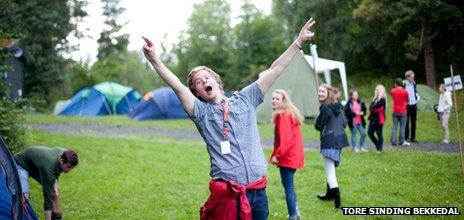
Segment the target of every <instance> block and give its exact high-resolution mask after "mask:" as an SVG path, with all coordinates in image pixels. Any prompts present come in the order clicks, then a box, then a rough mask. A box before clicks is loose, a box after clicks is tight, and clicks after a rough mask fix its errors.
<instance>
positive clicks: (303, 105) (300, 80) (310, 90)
mask: <svg viewBox="0 0 464 220" xmlns="http://www.w3.org/2000/svg"><path fill="white" fill-rule="evenodd" d="M316 85H317V84H316V75H315V74H314V71H313V69H312V68H311V67H310V66H309V64H308V62H307V61H306V60H305V58H304V57H303V55H302V54H301V53H295V55H294V56H293V58H292V60H291V61H290V63H289V64H288V66H287V68H285V69H284V70H283V71H282V73H281V75H280V76H279V78H277V79H276V81H275V82H274V84H273V85H272V86H271V88H270V89H269V92H267V93H266V94H265V96H264V102H263V103H262V104H261V105H259V106H258V109H257V112H258V121H259V122H268V121H270V119H271V115H272V109H271V98H272V91H274V90H276V89H284V90H286V91H287V92H288V94H289V96H290V97H291V98H292V101H293V104H295V105H296V106H297V107H298V108H299V109H300V110H301V113H302V114H303V116H305V117H316V116H317V114H318V113H319V107H318V103H317V99H316V94H317V86H316Z"/></svg>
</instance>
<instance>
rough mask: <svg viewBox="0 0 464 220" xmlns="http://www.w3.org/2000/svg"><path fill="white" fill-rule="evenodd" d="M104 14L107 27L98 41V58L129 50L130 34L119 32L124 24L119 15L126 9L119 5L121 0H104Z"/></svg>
mask: <svg viewBox="0 0 464 220" xmlns="http://www.w3.org/2000/svg"><path fill="white" fill-rule="evenodd" d="M102 2H103V3H104V6H103V16H104V17H105V25H106V26H107V29H106V30H104V31H102V32H101V33H100V38H99V39H98V40H97V42H98V55H97V57H98V59H104V58H106V57H107V56H109V55H110V54H120V53H125V52H126V51H127V45H128V44H129V35H128V34H119V33H118V32H119V31H120V30H121V28H122V27H123V25H124V24H123V25H121V24H118V17H119V16H120V15H121V14H122V13H124V11H125V10H126V9H125V8H123V7H120V6H118V5H119V2H120V0H102Z"/></svg>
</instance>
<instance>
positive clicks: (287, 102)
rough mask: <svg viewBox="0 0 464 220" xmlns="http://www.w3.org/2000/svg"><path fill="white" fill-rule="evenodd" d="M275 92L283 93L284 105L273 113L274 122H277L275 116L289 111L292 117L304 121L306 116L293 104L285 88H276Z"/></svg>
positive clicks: (300, 121) (299, 121)
mask: <svg viewBox="0 0 464 220" xmlns="http://www.w3.org/2000/svg"><path fill="white" fill-rule="evenodd" d="M274 93H277V94H280V95H282V106H281V107H279V108H278V109H275V110H274V111H273V113H272V122H275V121H274V120H275V118H276V117H277V115H278V114H280V113H282V112H289V113H290V115H291V116H292V118H293V119H294V120H295V121H297V122H298V123H299V124H301V123H303V121H304V117H303V114H301V111H300V110H299V109H298V108H297V107H296V106H295V105H294V104H293V102H292V100H291V98H290V96H289V95H288V93H287V92H286V91H285V90H283V89H276V90H274Z"/></svg>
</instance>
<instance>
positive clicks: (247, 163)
mask: <svg viewBox="0 0 464 220" xmlns="http://www.w3.org/2000/svg"><path fill="white" fill-rule="evenodd" d="M263 98H264V94H263V92H262V91H261V89H260V88H259V86H258V84H257V83H253V84H251V85H249V86H247V87H245V88H244V89H242V90H241V91H240V92H237V93H234V95H233V96H232V97H231V98H229V100H228V102H229V120H228V121H227V122H226V128H227V129H228V131H229V132H228V134H227V136H226V137H224V136H223V133H222V131H223V122H224V120H223V114H222V107H221V106H220V104H215V103H208V102H202V101H200V100H199V99H196V100H195V104H194V110H193V116H192V117H191V119H192V121H193V122H194V123H195V125H196V127H197V129H198V131H199V132H200V135H201V136H202V137H203V139H204V141H205V142H206V148H207V150H208V153H209V156H210V162H211V172H210V176H211V178H213V179H223V180H227V181H235V182H238V183H239V184H248V183H250V182H254V181H256V180H258V179H260V178H261V177H262V176H264V175H265V174H266V170H267V163H266V160H265V159H264V153H263V149H262V148H261V141H260V138H259V133H258V124H257V121H256V107H257V106H258V105H259V104H260V103H261V102H263ZM224 140H228V141H230V150H231V153H230V154H222V153H221V147H220V143H221V141H224Z"/></svg>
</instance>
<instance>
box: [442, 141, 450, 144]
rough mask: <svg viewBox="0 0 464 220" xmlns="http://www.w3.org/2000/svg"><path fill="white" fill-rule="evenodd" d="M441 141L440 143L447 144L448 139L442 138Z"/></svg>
mask: <svg viewBox="0 0 464 220" xmlns="http://www.w3.org/2000/svg"><path fill="white" fill-rule="evenodd" d="M441 143H442V144H449V140H442V141H441Z"/></svg>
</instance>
